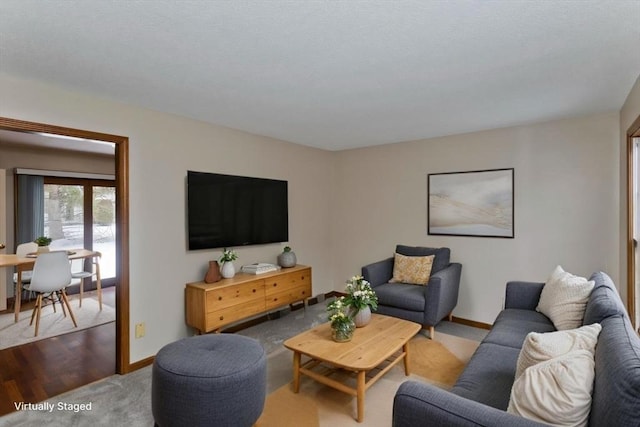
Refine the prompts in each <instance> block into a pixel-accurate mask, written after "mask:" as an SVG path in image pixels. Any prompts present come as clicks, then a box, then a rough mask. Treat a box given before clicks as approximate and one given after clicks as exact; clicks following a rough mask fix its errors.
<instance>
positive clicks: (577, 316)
mask: <svg viewBox="0 0 640 427" xmlns="http://www.w3.org/2000/svg"><path fill="white" fill-rule="evenodd" d="M593 287H594V282H593V281H588V280H587V279H585V278H584V277H579V276H575V275H573V274H571V273H568V272H566V271H564V270H563V269H562V267H561V266H557V267H556V268H555V269H554V270H553V272H552V273H551V277H549V279H548V280H547V282H546V284H545V285H544V288H542V292H541V294H540V301H539V302H538V307H537V308H536V310H537V311H539V312H541V313H543V314H544V315H545V316H547V317H548V318H549V319H551V321H552V322H553V325H554V326H555V327H556V329H558V330H562V329H575V328H577V327H579V326H582V320H583V319H584V311H585V309H586V306H587V301H588V300H589V295H590V294H591V291H592V290H593Z"/></svg>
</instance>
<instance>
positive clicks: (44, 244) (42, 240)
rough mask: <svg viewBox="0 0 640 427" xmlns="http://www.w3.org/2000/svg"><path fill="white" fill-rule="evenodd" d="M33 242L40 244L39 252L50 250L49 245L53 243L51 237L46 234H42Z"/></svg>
mask: <svg viewBox="0 0 640 427" xmlns="http://www.w3.org/2000/svg"><path fill="white" fill-rule="evenodd" d="M33 243H35V244H37V245H38V253H40V252H49V245H50V244H51V238H50V237H46V236H40V237H38V238H37V239H36V240H34V241H33Z"/></svg>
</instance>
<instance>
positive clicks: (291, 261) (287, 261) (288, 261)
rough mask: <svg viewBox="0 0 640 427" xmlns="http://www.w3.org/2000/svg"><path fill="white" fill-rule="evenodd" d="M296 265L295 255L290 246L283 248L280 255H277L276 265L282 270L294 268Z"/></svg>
mask: <svg viewBox="0 0 640 427" xmlns="http://www.w3.org/2000/svg"><path fill="white" fill-rule="evenodd" d="M297 263H298V260H297V259H296V253H295V252H293V251H292V250H291V247H290V246H285V247H284V249H283V251H282V253H281V254H280V255H278V265H279V266H280V267H282V268H288V267H295V266H296V264H297Z"/></svg>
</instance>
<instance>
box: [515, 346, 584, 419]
mask: <svg viewBox="0 0 640 427" xmlns="http://www.w3.org/2000/svg"><path fill="white" fill-rule="evenodd" d="M594 366H595V363H594V361H593V353H591V352H590V351H589V350H574V351H571V352H569V353H566V354H563V355H562V356H558V357H554V358H553V359H550V360H546V361H544V362H540V363H538V364H536V365H533V366H531V367H529V368H528V369H527V370H525V371H524V372H523V374H522V375H520V376H519V377H518V378H516V380H515V382H514V383H513V388H512V389H511V400H510V401H509V407H508V408H507V412H509V413H511V414H515V415H520V416H522V417H525V418H528V419H530V420H535V421H539V422H542V423H547V424H553V425H554V426H586V425H587V422H588V420H589V412H590V410H591V391H592V389H593V378H594Z"/></svg>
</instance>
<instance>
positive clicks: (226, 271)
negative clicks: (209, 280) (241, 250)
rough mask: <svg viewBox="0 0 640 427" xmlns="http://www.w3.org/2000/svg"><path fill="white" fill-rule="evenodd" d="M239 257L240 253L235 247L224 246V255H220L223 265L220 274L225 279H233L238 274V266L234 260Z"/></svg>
mask: <svg viewBox="0 0 640 427" xmlns="http://www.w3.org/2000/svg"><path fill="white" fill-rule="evenodd" d="M237 259H238V254H236V252H235V251H234V250H233V249H227V248H224V250H223V251H222V256H221V257H220V263H221V264H222V267H221V268H220V274H221V275H222V277H224V278H225V279H231V278H232V277H233V276H235V275H236V268H235V266H234V265H233V261H235V260H237Z"/></svg>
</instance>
